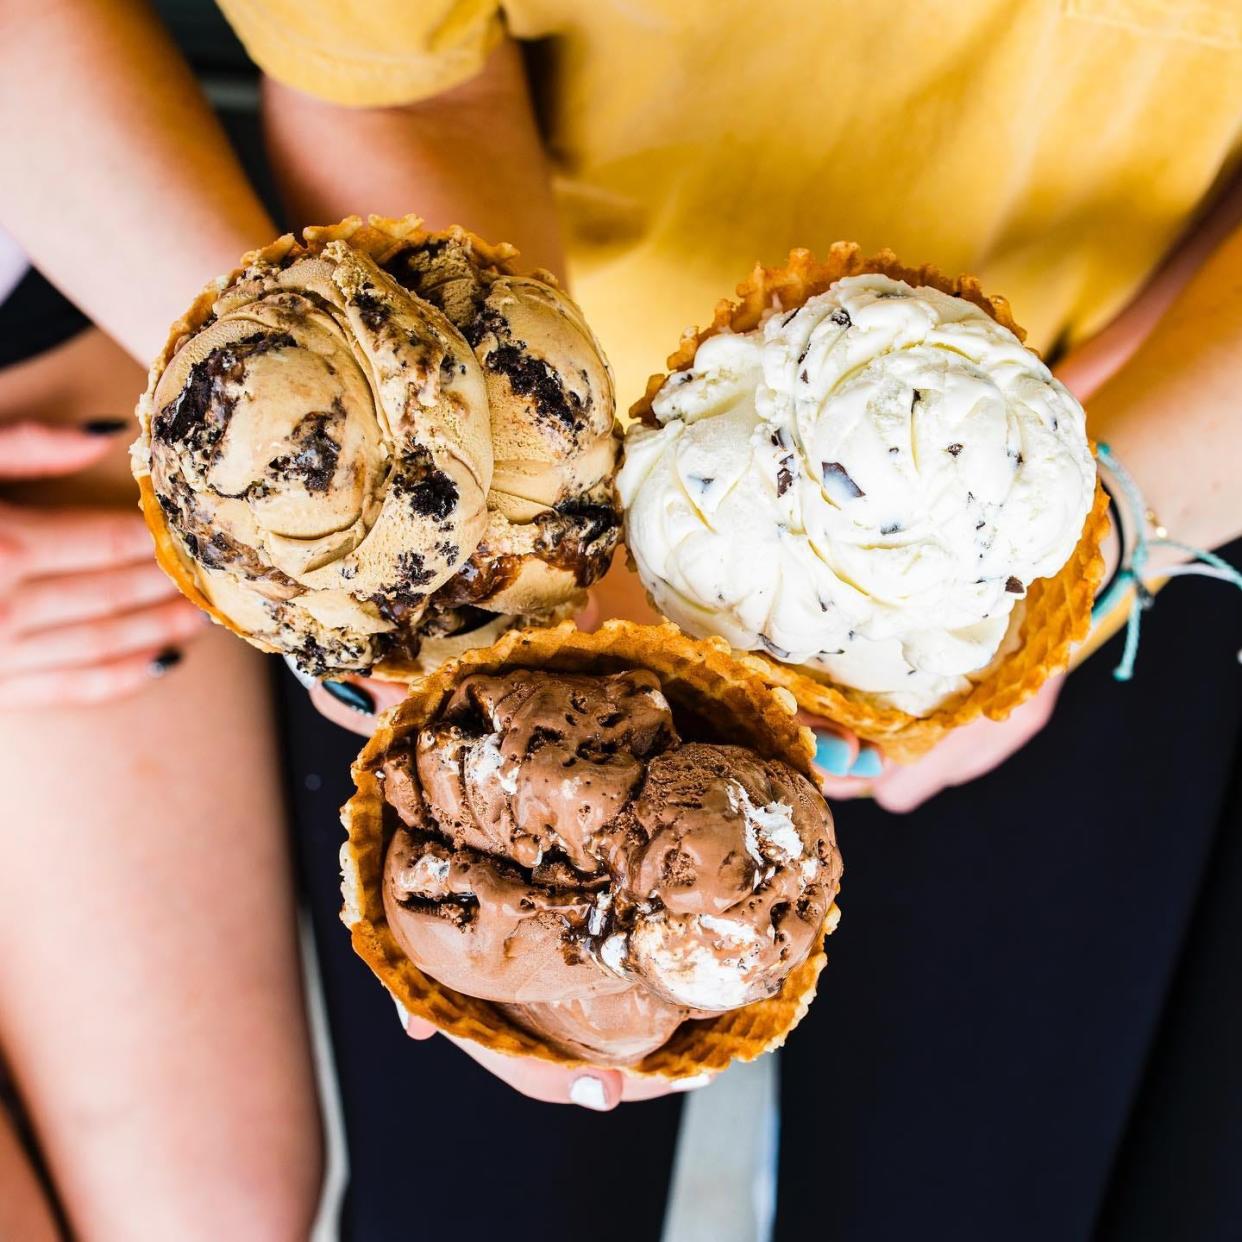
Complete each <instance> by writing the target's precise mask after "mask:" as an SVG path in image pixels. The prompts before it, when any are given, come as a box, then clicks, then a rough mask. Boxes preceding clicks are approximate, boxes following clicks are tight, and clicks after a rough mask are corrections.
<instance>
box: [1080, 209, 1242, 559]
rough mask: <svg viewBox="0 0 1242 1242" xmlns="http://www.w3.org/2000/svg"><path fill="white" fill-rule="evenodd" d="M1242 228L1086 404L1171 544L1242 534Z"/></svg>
mask: <svg viewBox="0 0 1242 1242" xmlns="http://www.w3.org/2000/svg"><path fill="white" fill-rule="evenodd" d="M1239 392H1242V229H1239V230H1237V231H1235V232H1234V233H1233V235H1232V236H1231V237H1229V238H1228V239H1227V240H1226V241H1225V242H1224V243H1223V244H1222V245H1221V246H1220V247H1219V248H1218V249H1217V250H1216V251H1215V252H1214V253H1213V254H1212V255H1211V256H1210V257H1208V258H1207V260H1206V261H1205V262H1204V263H1203V265H1202V266H1201V267H1200V268H1199V269H1198V271H1197V272H1195V274H1194V275H1193V276H1192V277H1191V278H1190V279H1189V281H1188V283H1187V284H1186V285H1185V287H1184V288H1183V289H1182V291H1181V293H1180V295H1179V296H1178V297H1177V298H1176V300H1174V301H1173V302H1172V304H1171V305H1170V307H1169V309H1168V310H1167V311H1166V312H1165V314H1164V315H1163V316H1162V317H1161V319H1160V320H1159V322H1158V323H1157V324H1156V325H1155V327H1154V328H1153V329H1152V331H1151V334H1150V335H1149V336H1148V337H1147V339H1146V340H1145V341H1144V343H1143V345H1142V346H1141V347H1140V348H1139V349H1138V351H1137V352H1136V353H1135V354H1134V356H1133V358H1131V359H1130V361H1129V362H1128V363H1127V364H1126V365H1125V366H1123V367H1122V368H1121V369H1120V370H1118V371H1117V372H1116V373H1115V374H1114V375H1113V377H1112V378H1111V379H1110V380H1108V381H1107V382H1106V383H1105V384H1104V385H1103V386H1102V387H1101V388H1100V389H1099V391H1098V392H1097V393H1096V394H1095V395H1094V397H1093V398H1092V399H1091V400H1090V402H1089V404H1088V407H1087V412H1088V425H1089V427H1090V430H1091V433H1092V435H1094V436H1095V437H1096V438H1097V439H1100V440H1105V441H1107V442H1108V443H1109V444H1110V445H1111V446H1112V447H1113V449H1114V450H1115V451H1116V453H1117V455H1118V456H1119V457H1120V458H1121V460H1122V461H1123V462H1124V463H1125V465H1126V466H1127V467H1128V469H1129V470H1130V471H1131V473H1132V474H1133V475H1134V476H1135V478H1136V479H1137V480H1138V482H1139V484H1140V486H1141V487H1142V488H1143V490H1144V492H1145V493H1146V496H1147V500H1148V503H1149V504H1150V505H1151V506H1152V508H1153V509H1154V510H1155V512H1156V513H1157V514H1159V516H1160V520H1161V521H1162V522H1163V523H1164V525H1165V526H1167V527H1168V529H1169V531H1170V533H1171V534H1172V535H1173V537H1174V538H1176V539H1180V540H1182V541H1183V542H1186V543H1191V544H1195V545H1198V546H1199V547H1205V548H1210V547H1214V546H1216V545H1218V544H1221V543H1225V542H1227V541H1228V540H1230V539H1232V538H1234V537H1235V536H1236V535H1237V534H1238V533H1239V532H1240V531H1242V489H1239V487H1238V484H1237V473H1238V462H1239V445H1240V444H1242V406H1240V405H1239V396H1238V394H1239Z"/></svg>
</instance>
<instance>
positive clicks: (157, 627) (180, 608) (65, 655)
mask: <svg viewBox="0 0 1242 1242" xmlns="http://www.w3.org/2000/svg"><path fill="white" fill-rule="evenodd" d="M203 623H204V614H203V613H201V612H199V610H198V609H197V608H195V607H194V605H193V604H191V603H190V602H189V601H188V600H184V599H175V600H170V601H168V602H167V603H164V604H155V605H152V606H151V607H149V608H139V609H137V610H136V611H134V612H127V613H124V614H123V615H121V616H118V617H103V618H100V619H99V620H96V621H81V622H77V623H75V624H73V625H63V626H59V627H57V628H56V629H49V630H42V631H40V632H38V633H35V634H28V635H26V636H25V637H23V638H19V639H17V640H16V641H15V642H13V643H11V644H10V645H9V647H8V650H7V651H6V652H5V668H6V671H9V672H15V673H33V672H41V671H44V670H50V669H56V668H84V667H86V666H87V665H91V664H100V663H104V662H106V661H109V660H115V659H118V658H120V657H121V656H125V655H129V654H131V653H133V652H136V651H145V650H148V649H149V648H152V647H154V648H156V649H158V648H161V647H175V646H176V645H177V644H178V643H180V642H184V641H186V640H188V639H189V638H191V637H193V636H194V635H196V634H199V633H201V632H202V629H203Z"/></svg>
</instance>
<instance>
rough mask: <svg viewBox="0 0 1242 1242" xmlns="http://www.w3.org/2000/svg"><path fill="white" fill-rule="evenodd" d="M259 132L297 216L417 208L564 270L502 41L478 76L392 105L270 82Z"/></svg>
mask: <svg viewBox="0 0 1242 1242" xmlns="http://www.w3.org/2000/svg"><path fill="white" fill-rule="evenodd" d="M264 129H265V135H266V138H267V144H268V152H269V155H270V158H271V162H272V166H273V169H274V171H275V174H276V178H277V183H278V184H279V186H280V188H281V191H282V193H283V195H284V196H285V201H286V203H287V205H288V208H289V210H290V212H291V214H292V216H293V218H294V219H295V221H296V222H297V223H298V224H299V225H301V224H326V223H331V222H332V221H334V220H339V219H341V218H342V217H344V216H347V215H350V214H351V213H355V214H358V215H361V216H364V217H365V216H366V215H368V214H370V213H375V214H377V215H385V216H401V215H405V214H406V213H407V212H411V211H413V212H417V213H418V214H419V215H420V216H422V217H423V218H424V219H425V220H426V221H427V223H428V225H429V226H431V227H433V228H442V227H444V226H446V225H449V224H461V225H464V226H465V227H467V228H469V229H471V230H472V231H474V232H476V233H478V234H479V235H480V236H482V237H486V238H487V239H488V240H489V241H508V242H512V243H513V244H514V245H515V246H517V247H518V248H519V249H520V250H521V252H522V262H523V264H524V265H525V266H527V267H546V268H550V269H551V270H552V271H554V272H556V273H557V274H558V275H563V274H564V264H563V253H562V248H561V240H560V234H559V230H558V228H557V223H556V215H555V208H554V203H553V198H552V190H551V184H550V178H549V167H548V160H547V155H546V153H545V152H544V149H543V145H542V142H541V140H540V137H539V132H538V129H537V127H536V125H535V118H534V113H533V110H532V108H531V103H530V96H529V92H528V90H527V85H526V78H525V73H524V71H523V67H522V60H521V56H520V55H519V54H518V51H517V48H516V46H515V45H514V44H513V43H512V42H510V41H506V42H504V43H502V44H501V45H500V47H498V48H497V50H496V51H495V52H494V53H493V55H492V57H491V59H490V60H489V61H488V63H487V65H486V66H485V68H484V69H483V71H482V73H480V74H479V75H478V77H476V78H473V79H472V80H471V81H469V82H466V83H464V84H463V85H461V86H459V87H456V88H454V89H453V90H451V91H446V92H445V93H444V94H442V95H438V96H436V97H435V98H433V99H428V100H425V101H423V102H421V103H417V104H410V105H407V106H405V107H400V108H344V107H341V106H339V105H336V104H329V103H324V102H322V101H320V100H317V99H312V98H311V97H310V96H308V95H303V94H301V93H299V92H297V91H293V90H290V89H289V88H288V87H284V86H281V85H280V84H279V83H276V82H273V81H271V80H267V81H265V83H264Z"/></svg>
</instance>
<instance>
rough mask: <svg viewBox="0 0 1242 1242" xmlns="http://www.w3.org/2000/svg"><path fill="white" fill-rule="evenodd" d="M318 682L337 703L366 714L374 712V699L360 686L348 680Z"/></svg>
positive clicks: (369, 714)
mask: <svg viewBox="0 0 1242 1242" xmlns="http://www.w3.org/2000/svg"><path fill="white" fill-rule="evenodd" d="M320 684H321V685H322V686H323V688H324V689H325V690H326V691H327V692H328V693H329V694H330V695H331V696H332V697H333V698H334V699H335V700H336V701H337V702H338V703H344V704H345V706H346V707H352V708H353V709H354V711H356V712H363V713H365V714H366V715H368V716H371V715H374V714H375V700H374V699H373V698H372V697H371V696H370V695H369V694H368V693H367V692H366V691H365V690H364V689H363V688H362V687H361V686H355V685H354V684H353V682H349V681H325V682H321V683H320Z"/></svg>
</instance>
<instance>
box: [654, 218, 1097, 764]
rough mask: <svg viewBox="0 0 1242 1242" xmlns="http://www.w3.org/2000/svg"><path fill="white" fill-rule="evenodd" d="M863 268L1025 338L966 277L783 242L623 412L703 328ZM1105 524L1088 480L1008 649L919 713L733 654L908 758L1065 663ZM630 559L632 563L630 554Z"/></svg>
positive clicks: (892, 258)
mask: <svg viewBox="0 0 1242 1242" xmlns="http://www.w3.org/2000/svg"><path fill="white" fill-rule="evenodd" d="M865 273H877V274H882V275H885V276H889V277H892V278H893V279H894V280H904V281H905V282H906V283H907V284H910V285H915V286H919V285H926V286H930V287H931V288H933V289H938V290H940V292H941V293H947V294H949V295H951V296H952V297H959V298H964V299H965V300H966V301H968V302H972V303H974V305H976V306H978V307H979V308H980V309H981V310H983V311H985V312H986V313H987V314H988V315H990V316H991V317H992V318H993V319H994V320H996V322H997V323H999V324H1000V325H1001V326H1002V327H1005V328H1008V329H1009V330H1010V331H1011V332H1012V333H1013V334H1014V335H1015V336H1016V337H1017V338H1018V339H1019V340H1020V341H1024V340H1025V339H1026V333H1025V331H1023V329H1022V328H1020V327H1019V326H1018V325H1017V324H1016V323H1015V322H1014V320H1013V316H1012V315H1011V314H1010V311H1009V303H1008V302H1007V301H1006V300H1005V299H1004V298H1002V297H994V296H990V295H988V294H985V293H984V292H983V289H982V287H981V286H980V284H979V281H978V280H977V279H976V278H975V277H973V276H957V277H953V278H950V277H947V276H945V275H943V274H942V273H941V272H939V271H938V270H937V269H936V268H934V267H931V266H923V267H917V268H911V267H906V266H904V265H903V264H902V263H901V262H900V261H899V260H898V259H897V256H896V255H894V254H893V253H892V251H890V250H882V251H880V252H879V254H876V255H873V256H871V257H870V258H868V257H866V256H864V255H863V253H862V251H861V249H860V248H859V247H858V246H856V245H854V244H853V243H851V242H836V243H834V244H833V245H832V246H831V247H830V248H829V250H828V253H827V255H826V256H825V258H823V259H822V260H821V259H817V258H815V256H814V255H813V254H812V253H811V252H810V251H809V250H792V251H790V253H789V259H788V261H787V262H786V263H785V264H784V265H782V266H780V267H763V266H761V265H759V264H756V265H755V268H754V271H752V272H751V274H750V276H749V277H748V278H747V279H746V280H745V281H743V282H742V283H741V284H740V285H739V286H738V288H737V297H736V299H731V298H725V299H723V300H722V301H720V302H719V303H718V304H717V306H716V311H715V314H714V316H713V318H712V321H711V323H710V324H709V325H708V326H707V327H706V328H703V329H694V330H693V331H690V332H687V333H686V334H685V335H684V336H683V337H682V339H681V342H680V344H679V345H678V347H677V348H676V349H675V350H674V351H673V353H672V354H670V355H669V358H668V364H667V365H668V372H666V373H661V374H659V375H653V376H652V377H651V378H650V379H649V380H648V381H647V391H646V392H645V393H644V394H643V396H642V397H641V398H640V399H639V400H638V401H636V402H635V403H634V405H632V406H631V407H630V415H631V416H632V417H633V418H635V419H637V420H638V421H640V422H642V423H644V424H646V425H647V426H656V425H657V423H656V419H655V415H654V413H653V411H652V406H651V402H652V399H653V398H654V397H655V395H656V393H658V392H659V391H660V388H661V387H662V386H663V384H664V382H665V380H666V379H667V378H668V374H669V373H672V372H675V371H684V370H687V369H688V368H689V367H690V366H691V365H692V364H693V362H694V355H695V352H696V350H697V349H698V347H699V345H700V344H702V342H703V341H705V340H707V339H708V338H709V337H713V336H716V335H718V334H719V333H721V332H749V331H751V330H752V329H754V328H757V327H758V326H759V323H760V320H761V319H762V318H763V316H764V314H765V313H766V312H768V311H770V310H772V309H773V308H774V307H775V308H777V309H780V310H792V309H794V308H795V307H798V306H802V305H803V304H804V303H805V302H806V301H807V300H808V299H809V298H812V297H814V296H815V295H816V294H819V293H823V292H824V291H825V290H826V289H827V288H828V287H829V286H830V285H832V284H834V283H835V282H836V281H838V280H841V279H842V278H843V277H846V276H859V275H863V274H865ZM1108 525H1109V519H1108V498H1107V496H1106V495H1105V494H1104V489H1103V488H1102V487H1101V486H1100V485H1099V483H1098V482H1097V483H1096V489H1095V501H1094V504H1093V505H1092V508H1091V511H1090V513H1089V514H1088V515H1087V520H1086V522H1085V523H1084V525H1083V532H1082V536H1081V537H1080V539H1079V541H1078V544H1077V546H1076V547H1075V548H1074V551H1073V553H1072V554H1071V555H1070V558H1069V560H1068V561H1066V563H1065V564H1064V565H1063V566H1062V568H1061V570H1060V571H1059V572H1058V573H1057V574H1056V575H1055V576H1054V577H1052V578H1042V579H1039V580H1038V581H1036V582H1033V583H1032V584H1031V586H1030V589H1029V591H1028V592H1027V595H1026V600H1025V604H1026V608H1025V612H1024V615H1023V618H1022V621H1021V623H1020V628H1019V630H1018V638H1017V644H1016V646H1015V648H1014V650H1013V651H1012V652H1010V653H1009V654H1008V655H1006V656H1004V657H1003V658H1000V659H998V660H995V661H993V662H992V664H991V665H990V666H989V667H988V669H987V670H986V672H985V674H984V675H983V676H982V677H980V679H979V680H978V681H976V682H974V684H973V685H972V687H971V688H970V689H969V690H967V691H965V692H964V693H962V694H960V695H957V696H955V697H954V698H952V699H950V700H949V701H948V702H946V703H944V704H942V705H941V706H940V707H938V708H936V709H935V710H934V711H933V712H931V713H930V714H929V715H927V716H912V715H910V714H909V713H908V712H903V711H899V710H897V709H896V708H893V707H886V706H881V705H880V704H878V703H877V702H875V701H874V700H873V699H871V698H870V697H869V696H867V695H866V694H864V693H862V692H860V691H857V690H853V689H851V688H850V687H847V686H840V685H835V684H833V683H830V682H827V681H821V680H818V679H817V678H815V677H812V676H811V675H810V674H809V673H807V672H805V671H804V670H802V669H800V668H798V667H796V666H793V665H787V664H781V663H779V662H777V661H776V660H773V659H770V658H769V657H768V656H766V655H761V654H759V653H758V652H736V653H735V655H736V656H737V658H738V660H739V661H740V662H741V663H742V664H744V665H745V666H746V667H747V668H749V669H751V670H752V671H753V672H755V673H757V674H758V675H759V676H761V677H762V678H764V680H765V681H767V683H768V684H769V685H771V686H777V687H781V688H783V689H786V690H788V691H789V692H790V693H791V694H792V695H793V696H794V698H795V699H796V700H797V702H798V706H799V707H800V708H801V709H802V710H803V711H805V712H810V713H812V714H814V715H816V716H823V717H825V718H826V719H828V720H831V721H832V722H833V723H834V724H838V725H840V726H842V727H843V728H846V729H850V730H852V731H853V732H854V733H856V734H857V735H858V736H859V737H860V738H862V739H863V740H864V741H868V742H873V743H875V744H876V745H877V746H879V747H880V749H881V750H882V751H883V753H884V754H885V756H887V757H888V758H890V759H893V760H895V761H896V762H898V763H909V762H911V761H912V760H914V759H917V758H918V757H919V756H920V755H923V754H925V753H926V752H927V751H928V750H930V749H931V748H932V747H933V746H935V745H936V743H937V742H939V741H941V740H942V739H943V738H944V737H945V736H946V735H947V734H948V733H949V732H950V731H951V730H953V729H955V728H957V727H958V726H959V725H963V724H968V723H969V722H970V721H972V720H977V719H978V718H980V717H982V716H986V717H988V718H989V719H991V720H1003V719H1004V718H1005V717H1006V716H1008V715H1009V713H1010V712H1011V711H1013V709H1014V708H1015V707H1017V706H1018V705H1019V704H1020V703H1022V702H1024V701H1025V700H1027V699H1029V698H1030V697H1031V695H1033V694H1034V693H1035V692H1036V691H1037V690H1038V689H1039V687H1040V686H1042V685H1043V683H1044V682H1045V681H1047V680H1048V678H1049V677H1052V676H1054V675H1055V674H1057V673H1060V672H1062V671H1063V670H1064V669H1066V668H1067V667H1068V666H1069V662H1070V654H1071V650H1072V648H1073V647H1074V645H1075V644H1076V643H1079V642H1081V641H1082V640H1083V639H1084V638H1085V637H1086V635H1087V631H1088V630H1089V629H1090V626H1091V605H1092V603H1093V601H1094V599H1095V592H1096V588H1097V587H1098V586H1099V584H1100V581H1101V579H1102V577H1103V574H1104V559H1103V556H1102V555H1101V553H1100V545H1101V543H1102V542H1103V539H1104V537H1105V535H1106V534H1107V533H1108ZM630 564H631V568H633V559H632V557H631V561H630ZM653 603H654V601H653Z"/></svg>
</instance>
